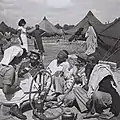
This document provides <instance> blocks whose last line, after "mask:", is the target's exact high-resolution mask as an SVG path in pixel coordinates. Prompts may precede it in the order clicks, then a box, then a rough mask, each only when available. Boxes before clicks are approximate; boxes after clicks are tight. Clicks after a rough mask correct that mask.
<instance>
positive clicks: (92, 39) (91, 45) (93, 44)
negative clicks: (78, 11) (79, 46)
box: [85, 26, 98, 55]
mask: <svg viewBox="0 0 120 120" xmlns="http://www.w3.org/2000/svg"><path fill="white" fill-rule="evenodd" d="M85 37H87V40H86V44H87V50H86V52H85V54H86V55H91V54H93V53H95V51H96V48H97V47H98V45H97V35H96V33H95V30H94V28H93V27H92V26H89V28H88V30H87V32H86V34H85Z"/></svg>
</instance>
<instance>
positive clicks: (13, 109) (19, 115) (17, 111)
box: [10, 104, 27, 120]
mask: <svg viewBox="0 0 120 120" xmlns="http://www.w3.org/2000/svg"><path fill="white" fill-rule="evenodd" d="M10 114H11V115H13V116H16V117H17V118H19V119H22V120H26V119H27V117H26V116H25V115H23V113H22V112H21V110H20V108H19V107H18V105H16V104H14V105H12V106H11V107H10Z"/></svg>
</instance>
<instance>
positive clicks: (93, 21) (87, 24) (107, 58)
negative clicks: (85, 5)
mask: <svg viewBox="0 0 120 120" xmlns="http://www.w3.org/2000/svg"><path fill="white" fill-rule="evenodd" d="M36 25H38V26H39V28H40V29H41V30H42V31H44V32H43V33H42V34H41V36H40V37H41V40H42V44H43V47H44V50H45V52H44V53H42V54H41V52H40V51H38V53H39V55H40V58H39V59H40V60H39V62H42V64H43V65H44V68H42V69H40V70H38V71H37V72H36V74H34V76H32V77H33V81H34V82H36V78H37V77H38V75H40V76H39V82H38V81H37V82H38V83H37V82H36V83H37V85H35V86H34V87H36V89H37V91H32V85H33V81H32V82H31V83H30V90H29V92H28V95H29V100H26V101H25V105H23V106H22V104H24V101H23V103H21V104H20V105H21V106H22V107H21V106H20V107H21V109H23V108H24V109H25V111H24V110H23V111H24V112H23V111H22V112H23V114H24V115H26V116H27V120H53V119H55V120H84V119H85V120H120V114H118V115H117V116H115V115H114V114H115V113H114V111H113V112H111V111H110V109H111V105H112V103H110V106H107V107H106V108H105V109H104V108H103V111H102V113H100V114H99V115H98V116H97V115H96V116H94V115H93V116H91V117H88V118H87V117H86V118H84V116H85V115H86V113H89V109H88V110H87V111H85V112H81V111H80V109H79V107H81V106H82V105H80V104H79V103H80V102H78V103H77V105H78V104H79V105H78V107H75V106H72V107H71V106H69V107H68V106H67V107H66V106H65V104H64V102H63V101H64V100H65V97H66V96H67V95H69V93H70V92H71V91H72V90H73V88H75V87H76V86H77V85H76V84H75V83H74V82H75V81H73V82H72V85H71V86H70V88H69V89H68V91H67V92H66V93H65V94H63V98H61V100H60V101H58V100H55V101H52V100H49V101H47V97H48V92H49V90H50V89H51V88H50V87H51V86H52V82H53V81H52V79H53V78H52V77H53V75H52V73H51V72H48V71H47V67H48V65H49V64H50V63H51V61H53V60H54V59H56V58H57V59H58V58H59V57H58V53H59V52H60V51H62V50H65V51H66V50H67V52H68V53H69V55H67V58H68V61H69V59H70V60H72V62H73V61H74V60H75V61H74V64H75V62H76V60H78V58H79V57H80V58H81V59H80V60H81V61H82V62H85V64H86V66H87V64H89V62H91V61H92V60H93V61H92V62H95V63H94V65H97V64H100V65H101V64H102V65H103V66H102V67H103V68H102V70H103V71H102V70H101V71H102V72H101V71H100V75H99V69H97V68H96V70H94V69H93V71H95V72H96V71H97V70H98V73H96V74H94V73H92V72H91V76H89V77H90V78H89V79H90V80H91V79H92V77H93V78H94V76H96V79H98V81H99V80H100V78H102V75H105V78H106V76H107V75H108V76H110V75H111V76H112V77H113V78H115V83H114V82H113V81H114V80H113V81H112V82H110V84H112V85H113V86H114V84H115V86H114V87H116V86H117V85H118V87H119V88H120V32H119V31H120V18H118V19H116V20H114V21H113V22H111V23H107V24H104V23H102V22H101V21H100V20H99V19H98V18H97V17H96V16H95V15H94V14H93V12H92V11H88V13H87V14H86V15H85V17H83V18H82V19H81V20H80V21H79V22H78V23H77V24H76V25H75V26H74V27H73V28H71V29H69V30H65V29H58V28H56V27H55V26H54V24H53V23H52V22H51V21H50V20H49V17H47V16H44V17H43V18H42V19H41V21H39V22H36ZM36 25H34V26H32V27H30V28H29V31H32V32H33V33H34V32H35V31H36V32H35V34H39V30H40V29H37V30H36ZM26 29H28V28H26ZM23 34H24V33H23ZM87 34H89V35H88V36H87ZM17 35H18V30H17V29H16V28H14V27H10V26H9V25H7V24H6V23H5V22H4V21H2V22H1V23H0V47H1V50H0V60H2V59H3V58H4V55H5V52H4V51H5V50H7V49H8V48H10V47H11V46H10V45H11V44H10V43H11V39H12V37H13V38H14V37H15V38H16V39H17V38H18V36H17ZM1 36H4V37H1ZM6 36H12V37H6ZM86 36H87V37H86ZM89 36H90V38H89ZM88 38H89V40H88ZM35 40H36V39H35V36H34V35H33V34H31V33H30V34H28V36H27V42H28V54H30V52H31V51H32V50H34V49H35ZM86 51H87V52H86ZM82 55H83V56H82ZM70 56H71V57H70ZM81 56H82V57H81ZM69 57H70V58H69ZM85 57H86V58H85ZM28 58H29V57H28V56H27V57H26V58H25V59H23V60H26V59H28ZM89 58H91V59H89ZM89 60H91V61H89ZM68 61H67V62H68ZM96 61H97V62H96ZM77 62H78V61H77ZM82 62H80V63H82ZM70 64H71V63H70ZM74 64H73V65H74ZM90 64H92V63H90ZM75 65H78V64H75ZM80 65H83V63H82V64H80ZM105 65H106V66H107V67H105ZM3 66H4V64H3ZM78 66H79V65H78ZM78 66H77V67H78ZM86 66H84V67H86ZM30 67H31V66H30ZM35 67H38V66H35ZM52 67H53V66H52ZM72 67H73V66H72V65H71V68H72ZM99 68H101V66H100V67H99ZM32 69H33V68H32ZM104 69H105V72H106V71H107V72H106V74H104ZM108 71H109V72H108ZM16 73H17V72H16ZM29 73H30V71H29ZM81 74H82V72H81ZM0 75H1V74H0ZM45 75H46V76H47V77H46V76H45ZM72 75H73V78H75V75H76V74H75V75H74V74H72ZM84 75H86V74H84ZM92 75H93V76H92ZM97 75H98V77H97ZM86 76H87V75H86ZM2 77H4V76H2ZM55 77H56V76H55ZM57 77H58V76H57ZM77 77H79V76H77ZM44 79H49V80H50V81H52V82H51V83H50V85H49V89H45V87H44V84H45V83H44V82H46V81H44ZM66 79H67V78H66ZM103 79H104V78H103ZM42 80H43V81H42ZM91 81H92V80H91ZM101 81H102V80H101ZM106 81H107V80H106ZM116 81H117V82H116ZM92 82H93V81H92ZM92 82H91V83H92ZM53 83H54V82H53ZM116 83H118V84H116ZM95 84H97V81H95ZM95 84H94V85H95ZM42 85H43V86H42ZM45 85H46V84H45ZM75 85H76V86H75ZM94 85H93V86H94ZM41 86H42V87H41ZM80 86H82V83H80ZM113 86H112V87H113ZM77 87H78V86H77ZM88 87H89V86H88ZM114 87H113V88H114ZM106 88H107V86H106ZM26 89H28V88H26ZM44 89H45V91H44ZM42 90H43V91H42ZM96 90H97V88H96ZM116 91H117V90H116ZM116 91H115V92H116ZM32 92H33V93H34V92H35V93H36V94H35V95H34V97H33V98H32V97H31V96H32ZM42 92H45V93H44V94H42ZM94 92H95V91H94ZM117 92H119V91H117ZM106 93H108V92H106ZM111 94H112V93H111ZM111 94H110V95H111ZM37 95H38V97H36V96H37ZM87 95H88V94H87ZM112 95H113V94H112ZM112 95H111V96H112ZM82 97H83V98H84V94H83V96H82ZM100 97H101V96H100ZM112 97H113V98H114V95H113V96H112ZM117 97H118V96H117ZM117 97H116V102H118V100H117ZM119 97H120V96H119ZM0 98H1V96H0ZM43 98H44V100H43ZM91 98H92V97H91ZM82 100H83V101H82ZM82 100H79V101H82V102H83V103H84V99H82ZM76 101H77V100H76ZM97 102H98V103H99V101H97ZM102 102H104V99H103V101H102ZM110 102H111V101H110ZM114 102H115V101H114ZM98 103H96V104H95V105H98ZM108 103H109V100H108ZM91 104H92V103H91ZM91 104H90V105H91ZM101 104H102V103H101ZM104 104H105V103H104ZM106 104H107V103H106ZM106 104H105V106H106ZM0 106H1V107H0V120H20V119H19V118H17V117H16V116H15V115H12V114H10V106H9V104H7V105H6V104H4V101H2V102H1V103H0ZM91 106H92V105H91ZM98 107H99V106H98ZM114 109H115V108H114ZM118 109H119V108H118ZM119 112H120V111H119Z"/></svg>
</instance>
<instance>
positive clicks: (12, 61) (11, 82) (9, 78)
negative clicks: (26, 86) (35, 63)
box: [0, 37, 27, 119]
mask: <svg viewBox="0 0 120 120" xmlns="http://www.w3.org/2000/svg"><path fill="white" fill-rule="evenodd" d="M26 55H27V53H26V50H25V49H22V48H21V46H20V42H19V40H18V39H17V38H16V37H14V38H12V39H11V47H9V48H7V49H6V50H5V51H4V56H3V58H2V60H1V62H0V102H1V103H3V104H6V103H12V105H11V109H10V113H11V114H14V115H15V116H17V117H18V118H20V119H26V116H25V115H23V114H22V113H21V111H20V110H19V108H18V106H17V104H15V103H17V102H18V103H19V100H20V97H21V96H20V95H23V94H22V90H21V88H20V87H19V81H18V79H16V76H15V74H16V72H15V71H17V69H18V67H19V64H20V63H21V61H22V59H23V58H25V57H26ZM20 91H21V92H20ZM16 93H18V94H17V95H16ZM22 97H23V96H22Z"/></svg>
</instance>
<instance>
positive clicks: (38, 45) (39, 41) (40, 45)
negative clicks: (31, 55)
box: [32, 29, 44, 52]
mask: <svg viewBox="0 0 120 120" xmlns="http://www.w3.org/2000/svg"><path fill="white" fill-rule="evenodd" d="M43 32H44V31H43V30H41V29H36V30H35V31H34V32H33V33H32V36H33V37H35V40H36V41H35V49H39V51H40V52H44V47H43V43H42V38H41V34H42V33H43Z"/></svg>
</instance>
